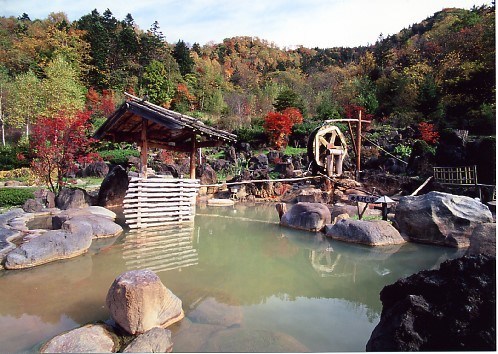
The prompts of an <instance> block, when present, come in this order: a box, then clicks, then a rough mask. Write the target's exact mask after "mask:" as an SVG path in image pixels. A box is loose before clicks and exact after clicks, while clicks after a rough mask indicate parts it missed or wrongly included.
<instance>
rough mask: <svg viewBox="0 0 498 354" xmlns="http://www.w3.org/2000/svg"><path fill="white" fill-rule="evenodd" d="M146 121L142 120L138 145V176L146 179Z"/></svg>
mask: <svg viewBox="0 0 498 354" xmlns="http://www.w3.org/2000/svg"><path fill="white" fill-rule="evenodd" d="M147 150H148V146H147V119H145V118H142V131H141V145H140V175H141V176H142V177H143V178H147Z"/></svg>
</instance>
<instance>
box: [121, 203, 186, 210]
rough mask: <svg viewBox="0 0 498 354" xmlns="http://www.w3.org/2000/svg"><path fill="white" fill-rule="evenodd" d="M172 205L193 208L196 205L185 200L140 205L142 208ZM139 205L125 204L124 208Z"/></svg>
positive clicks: (133, 207) (134, 207)
mask: <svg viewBox="0 0 498 354" xmlns="http://www.w3.org/2000/svg"><path fill="white" fill-rule="evenodd" d="M170 206H177V207H189V208H192V207H194V205H193V204H192V203H191V202H184V201H179V202H175V203H154V204H150V205H149V204H147V205H146V206H140V207H141V208H163V207H166V208H167V207H170ZM137 208H138V206H137V205H134V204H131V205H123V209H124V210H130V209H137Z"/></svg>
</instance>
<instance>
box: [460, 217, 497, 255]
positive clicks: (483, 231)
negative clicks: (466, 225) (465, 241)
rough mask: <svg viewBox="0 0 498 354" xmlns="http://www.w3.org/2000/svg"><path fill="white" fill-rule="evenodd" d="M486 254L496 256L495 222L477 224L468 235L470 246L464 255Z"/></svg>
mask: <svg viewBox="0 0 498 354" xmlns="http://www.w3.org/2000/svg"><path fill="white" fill-rule="evenodd" d="M480 253H483V254H487V255H489V256H492V257H496V224H495V223H486V224H481V225H477V226H476V228H475V229H474V231H473V232H472V235H470V246H469V248H468V249H467V252H466V253H465V254H466V255H472V254H480Z"/></svg>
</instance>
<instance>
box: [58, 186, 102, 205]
mask: <svg viewBox="0 0 498 354" xmlns="http://www.w3.org/2000/svg"><path fill="white" fill-rule="evenodd" d="M55 204H56V206H57V208H59V209H62V210H66V209H72V208H83V207H87V206H90V205H92V204H93V200H92V197H91V196H90V195H89V194H88V193H87V192H86V191H85V190H84V189H81V188H62V189H61V191H60V192H59V194H58V195H57V197H56V198H55Z"/></svg>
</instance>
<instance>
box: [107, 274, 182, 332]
mask: <svg viewBox="0 0 498 354" xmlns="http://www.w3.org/2000/svg"><path fill="white" fill-rule="evenodd" d="M106 305H107V308H108V309H109V311H110V313H111V317H112V318H113V319H114V321H115V322H116V323H117V324H118V325H119V326H120V327H122V328H123V329H124V330H125V331H126V332H128V333H130V334H136V333H144V332H147V331H148V330H150V329H152V328H154V327H168V326H169V325H171V324H173V323H175V322H177V321H180V320H181V319H182V318H183V317H184V313H183V309H182V302H181V300H180V299H179V298H178V297H176V296H175V295H174V294H173V293H172V292H171V291H170V290H169V289H168V288H166V287H165V286H164V285H163V283H161V279H159V277H158V276H157V275H156V274H155V273H154V272H152V271H150V270H131V271H128V272H125V273H123V274H121V275H120V276H118V277H117V278H116V279H115V280H114V282H113V283H112V286H111V287H110V289H109V291H108V292H107V298H106Z"/></svg>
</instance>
